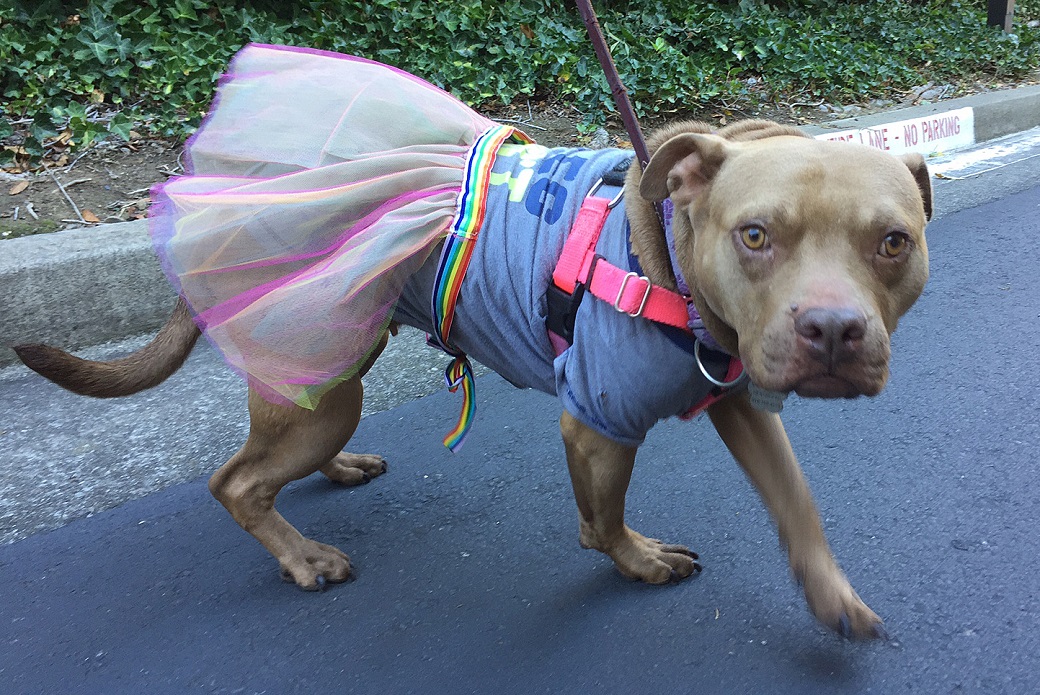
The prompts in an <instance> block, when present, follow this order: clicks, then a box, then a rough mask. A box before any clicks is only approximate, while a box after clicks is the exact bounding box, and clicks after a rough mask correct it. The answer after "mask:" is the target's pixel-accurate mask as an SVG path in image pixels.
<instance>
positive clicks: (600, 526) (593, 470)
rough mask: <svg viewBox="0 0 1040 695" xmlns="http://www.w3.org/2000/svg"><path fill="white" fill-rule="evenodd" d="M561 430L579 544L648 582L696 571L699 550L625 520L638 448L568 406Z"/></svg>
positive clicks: (661, 581)
mask: <svg viewBox="0 0 1040 695" xmlns="http://www.w3.org/2000/svg"><path fill="white" fill-rule="evenodd" d="M560 431H561V432H562V433H563V443H564V446H565V447H566V449H567V467H568V468H569V469H570V474H571V484H572V485H573V486H574V498H575V500H576V501H577V503H578V514H579V523H580V536H579V540H580V542H581V545H582V547H584V548H595V549H596V550H599V551H601V552H604V553H606V554H607V555H609V556H610V557H611V559H612V560H614V563H615V564H616V565H617V568H618V569H619V570H620V571H621V573H622V574H624V575H625V576H626V577H629V578H632V579H641V580H643V581H644V582H648V583H650V584H664V583H665V582H668V581H671V580H676V579H684V578H686V577H689V576H690V575H691V574H693V573H694V572H697V571H700V569H701V567H700V565H699V564H697V563H696V562H695V560H696V559H697V555H696V553H693V552H691V551H690V550H689V548H686V547H684V546H681V545H668V544H665V543H662V542H661V541H659V540H655V539H653V538H647V537H646V536H643V535H641V534H639V533H636V532H635V531H633V530H632V529H630V528H629V527H628V526H626V525H625V493H626V492H627V491H628V483H629V480H631V477H632V466H633V464H634V463H635V460H636V448H635V447H629V446H624V445H621V444H618V443H617V442H614V441H612V440H610V439H607V438H606V437H604V436H603V435H601V434H599V433H598V432H596V431H594V430H592V429H590V428H588V427H587V426H585V425H583V424H582V423H581V422H579V421H578V420H576V419H574V418H573V417H572V416H571V415H569V414H568V413H566V412H564V414H563V416H562V417H561V418H560Z"/></svg>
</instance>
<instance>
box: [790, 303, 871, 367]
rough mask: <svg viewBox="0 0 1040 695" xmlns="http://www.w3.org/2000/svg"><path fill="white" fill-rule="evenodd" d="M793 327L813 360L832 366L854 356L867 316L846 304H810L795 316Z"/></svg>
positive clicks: (860, 340)
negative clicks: (831, 305)
mask: <svg viewBox="0 0 1040 695" xmlns="http://www.w3.org/2000/svg"><path fill="white" fill-rule="evenodd" d="M794 329H795V331H797V333H798V335H800V336H801V337H802V338H804V339H805V342H806V343H807V344H808V346H809V351H810V354H811V355H812V356H813V358H814V359H817V360H819V361H821V362H824V363H825V364H827V365H834V364H837V363H839V362H843V361H845V360H848V359H851V358H852V357H855V356H856V353H857V352H858V351H859V349H860V346H861V345H862V344H863V336H864V335H866V333H867V318H866V316H864V315H863V312H861V311H858V310H856V309H852V308H849V307H814V308H811V309H805V310H804V311H801V312H799V313H798V315H797V316H795V319H794Z"/></svg>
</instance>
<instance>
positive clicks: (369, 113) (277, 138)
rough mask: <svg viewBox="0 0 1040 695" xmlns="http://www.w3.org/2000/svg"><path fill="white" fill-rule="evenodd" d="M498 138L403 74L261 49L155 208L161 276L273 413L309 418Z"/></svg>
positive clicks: (380, 322) (440, 231)
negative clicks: (476, 158) (277, 404)
mask: <svg viewBox="0 0 1040 695" xmlns="http://www.w3.org/2000/svg"><path fill="white" fill-rule="evenodd" d="M493 125H494V123H493V122H492V121H489V120H487V119H485V118H483V117H482V116H480V115H479V114H477V113H475V112H474V111H472V110H471V109H469V108H468V107H467V106H465V105H464V104H463V103H462V102H460V101H458V100H457V99H455V98H454V97H452V96H450V95H448V94H447V93H445V92H443V91H441V90H440V89H438V88H436V87H434V86H433V85H430V84H428V83H427V82H424V81H422V80H420V79H419V78H416V77H414V76H412V75H409V74H407V73H404V72H401V71H399V70H396V69H394V68H390V67H387V66H385V65H380V64H378V63H373V62H371V61H367V60H363V59H360V58H354V57H350V56H345V55H339V54H335V53H327V52H321V51H313V50H307V49H299V48H289V47H276V46H263V45H251V46H248V47H246V48H244V49H243V50H242V51H241V52H239V54H238V55H237V56H236V57H235V59H234V61H233V62H232V64H231V66H230V68H229V71H228V74H227V75H226V76H225V78H224V79H223V81H222V83H221V85H220V88H219V91H218V96H217V100H216V101H215V103H214V106H213V108H212V110H211V112H210V114H209V116H208V117H207V118H206V120H205V121H204V123H203V125H202V127H201V128H200V129H199V131H198V132H197V133H196V135H195V136H194V137H193V138H192V140H191V141H189V143H188V146H187V153H188V172H189V173H188V174H187V175H186V176H182V177H179V178H175V179H171V180H170V181H168V182H167V183H166V184H164V185H162V186H160V187H158V188H157V189H156V190H155V191H154V192H153V196H154V205H153V210H152V215H151V224H152V236H153V240H154V242H155V246H156V249H157V251H158V253H159V256H160V260H161V261H162V264H163V267H164V269H165V270H166V272H167V275H168V276H169V277H170V279H171V281H172V282H174V284H175V285H176V286H177V288H178V289H179V291H180V292H181V294H182V295H183V296H184V297H185V298H186V299H187V301H188V303H189V304H190V305H191V307H192V310H193V312H194V313H195V316H196V321H197V322H198V324H199V326H200V327H202V328H203V330H204V331H205V334H206V336H207V337H208V338H209V340H210V341H211V342H212V343H213V344H214V345H215V346H216V347H217V348H218V349H219V350H220V351H221V353H223V355H224V357H225V358H226V359H227V361H228V363H229V364H231V366H232V367H234V368H235V369H236V370H238V371H239V372H241V373H242V374H245V375H247V376H248V378H249V381H250V384H251V385H252V386H253V387H254V388H256V389H257V390H259V392H260V393H261V394H262V395H264V396H265V397H267V398H269V399H271V400H276V401H291V402H294V403H297V404H299V405H301V406H304V407H308V408H313V407H315V405H316V404H317V401H318V399H319V398H320V396H321V394H322V393H324V392H325V391H326V390H327V389H328V388H331V387H332V386H333V385H335V384H336V383H339V381H341V380H343V379H346V378H350V377H351V376H353V374H354V373H356V371H357V370H358V369H359V368H360V366H361V364H362V363H363V362H364V360H365V358H366V357H367V356H368V355H369V353H370V352H371V350H372V348H373V346H374V345H375V344H376V343H377V341H378V340H379V338H380V337H381V334H382V332H383V331H384V330H385V328H386V325H387V323H388V322H389V320H390V317H391V316H392V313H393V309H394V305H395V303H396V300H397V298H398V296H400V293H401V288H402V287H403V285H404V282H405V280H406V279H407V278H408V277H409V276H410V275H412V274H413V273H414V272H415V271H416V270H417V269H418V268H419V267H420V266H421V265H422V264H423V263H424V262H425V261H426V259H427V258H428V256H429V255H430V253H431V252H432V250H433V249H434V248H435V247H436V245H437V243H438V242H439V241H440V240H441V239H442V238H443V237H444V235H445V234H446V232H447V229H448V227H449V226H450V224H451V223H452V221H453V218H454V216H455V212H456V202H457V196H458V192H459V189H460V186H461V183H462V179H463V168H464V167H465V164H466V157H467V155H468V153H469V147H470V144H471V143H472V142H473V141H474V140H475V139H476V138H477V137H478V136H479V135H480V134H481V133H483V132H484V131H485V130H487V129H488V128H489V127H491V126H493Z"/></svg>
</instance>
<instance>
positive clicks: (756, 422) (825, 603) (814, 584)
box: [708, 394, 885, 639]
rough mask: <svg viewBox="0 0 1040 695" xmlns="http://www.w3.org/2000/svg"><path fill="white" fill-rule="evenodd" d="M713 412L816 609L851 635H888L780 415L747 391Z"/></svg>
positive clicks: (822, 618) (719, 404)
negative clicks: (826, 521) (852, 579)
mask: <svg viewBox="0 0 1040 695" xmlns="http://www.w3.org/2000/svg"><path fill="white" fill-rule="evenodd" d="M708 415H709V417H711V421H712V423H713V424H714V425H715V429H716V430H718V432H719V436H721V437H722V440H723V441H724V442H725V443H726V446H727V447H728V448H729V450H730V452H731V453H732V454H733V457H734V458H735V459H736V460H737V462H738V463H739V464H740V465H741V467H742V468H743V469H744V472H745V473H746V474H747V476H748V478H750V479H751V482H752V483H754V485H755V487H756V488H757V489H758V492H759V494H761V495H762V500H763V501H764V502H765V504H766V507H767V508H768V509H769V512H770V513H771V514H772V515H773V519H774V520H775V521H776V523H777V526H778V527H779V532H780V543H781V544H782V545H783V546H784V547H785V548H787V551H788V557H789V560H790V563H791V570H792V571H793V572H794V576H795V579H797V580H798V582H799V583H800V584H801V585H802V586H803V587H804V589H805V598H806V600H807V601H808V603H809V608H810V610H812V612H813V614H814V615H815V616H816V617H817V619H818V620H819V621H820V622H822V623H823V624H824V625H827V626H828V627H830V628H831V629H833V630H835V631H837V632H838V633H840V634H841V635H843V636H845V637H856V638H861V639H865V638H875V637H882V636H884V634H885V633H884V630H883V629H882V627H881V619H880V618H878V617H877V615H875V614H874V612H873V611H871V610H870V609H869V608H868V607H867V606H866V604H864V603H863V601H862V600H860V598H859V596H858V595H856V592H855V590H853V588H852V586H851V585H850V584H849V581H848V579H846V578H845V574H844V573H843V572H842V571H841V569H840V568H839V567H838V565H837V563H836V562H835V561H834V557H833V555H831V550H830V547H829V546H828V545H827V539H826V538H825V537H824V535H823V527H822V526H821V524H820V517H819V515H818V513H817V511H816V505H815V504H814V503H813V500H812V493H810V492H809V486H808V485H807V484H806V482H805V477H804V476H803V475H802V469H801V467H800V466H799V465H798V460H797V459H796V458H795V455H794V451H793V450H792V449H791V443H790V442H789V441H788V439H787V433H786V432H785V431H784V426H783V423H781V422H780V416H779V415H776V414H773V413H766V412H762V411H760V410H757V409H756V408H754V407H753V406H752V405H751V401H750V400H749V398H748V396H747V394H738V395H734V396H731V397H729V398H724V399H723V400H721V401H719V402H717V403H715V404H714V405H712V406H711V407H710V408H708Z"/></svg>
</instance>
